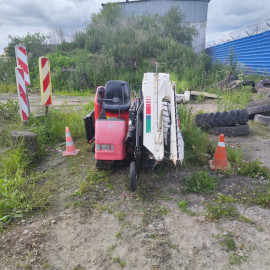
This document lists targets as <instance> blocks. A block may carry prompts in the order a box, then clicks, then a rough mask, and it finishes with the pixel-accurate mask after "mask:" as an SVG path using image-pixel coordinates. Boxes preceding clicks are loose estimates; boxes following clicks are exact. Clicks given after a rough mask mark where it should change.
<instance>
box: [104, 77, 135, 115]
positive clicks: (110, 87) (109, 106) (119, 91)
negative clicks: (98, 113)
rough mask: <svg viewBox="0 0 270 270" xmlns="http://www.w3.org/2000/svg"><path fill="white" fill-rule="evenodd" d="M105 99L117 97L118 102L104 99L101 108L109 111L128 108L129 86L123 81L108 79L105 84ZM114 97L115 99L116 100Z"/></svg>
mask: <svg viewBox="0 0 270 270" xmlns="http://www.w3.org/2000/svg"><path fill="white" fill-rule="evenodd" d="M104 98H105V99H114V98H117V99H118V102H113V101H104V102H103V108H104V109H105V110H110V111H118V110H119V109H120V110H121V111H125V110H129V107H130V88H129V85H128V83H127V82H125V81H108V82H107V83H106V85H105V96H104ZM117 99H116V100H117Z"/></svg>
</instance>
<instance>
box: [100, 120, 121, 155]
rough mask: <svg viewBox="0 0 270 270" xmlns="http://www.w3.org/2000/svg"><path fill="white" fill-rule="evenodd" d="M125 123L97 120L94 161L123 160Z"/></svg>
mask: <svg viewBox="0 0 270 270" xmlns="http://www.w3.org/2000/svg"><path fill="white" fill-rule="evenodd" d="M125 138H126V121H125V120H120V119H98V120H96V127H95V139H96V141H95V143H96V144H95V159H96V160H123V159H125V158H126V151H125Z"/></svg>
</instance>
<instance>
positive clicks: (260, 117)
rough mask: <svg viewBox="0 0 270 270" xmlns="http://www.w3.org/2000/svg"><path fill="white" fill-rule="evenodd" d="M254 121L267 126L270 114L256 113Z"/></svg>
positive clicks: (269, 122) (269, 121)
mask: <svg viewBox="0 0 270 270" xmlns="http://www.w3.org/2000/svg"><path fill="white" fill-rule="evenodd" d="M254 122H257V123H260V124H263V125H266V126H268V125H269V124H270V116H265V115H260V114H256V115H255V117H254Z"/></svg>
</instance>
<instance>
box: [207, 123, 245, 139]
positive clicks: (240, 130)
mask: <svg viewBox="0 0 270 270" xmlns="http://www.w3.org/2000/svg"><path fill="white" fill-rule="evenodd" d="M207 132H208V133H210V134H214V135H220V134H224V135H225V136H229V137H236V136H245V135H248V134H249V125H241V126H231V127H212V128H209V129H207Z"/></svg>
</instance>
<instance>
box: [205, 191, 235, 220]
mask: <svg viewBox="0 0 270 270" xmlns="http://www.w3.org/2000/svg"><path fill="white" fill-rule="evenodd" d="M235 202H236V200H235V199H234V198H232V197H231V196H226V195H223V194H222V195H221V194H219V195H218V196H217V197H216V198H214V199H213V201H212V202H209V203H205V206H206V219H208V220H211V221H217V220H219V219H221V218H227V219H228V218H238V217H239V216H240V214H239V213H238V211H237V209H236V207H235V206H234V205H233V203H235Z"/></svg>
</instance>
